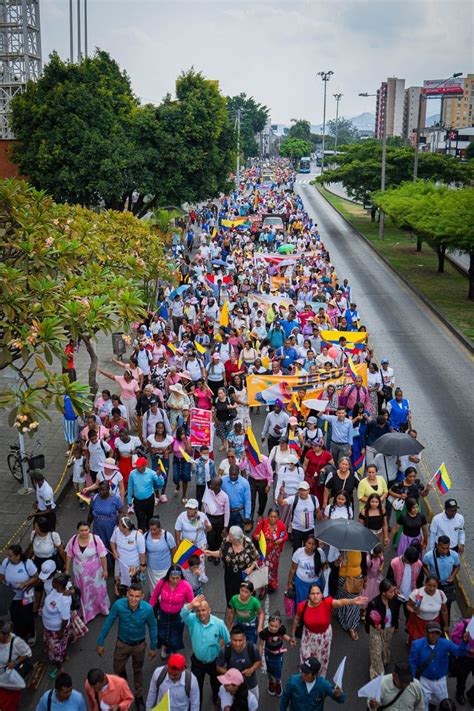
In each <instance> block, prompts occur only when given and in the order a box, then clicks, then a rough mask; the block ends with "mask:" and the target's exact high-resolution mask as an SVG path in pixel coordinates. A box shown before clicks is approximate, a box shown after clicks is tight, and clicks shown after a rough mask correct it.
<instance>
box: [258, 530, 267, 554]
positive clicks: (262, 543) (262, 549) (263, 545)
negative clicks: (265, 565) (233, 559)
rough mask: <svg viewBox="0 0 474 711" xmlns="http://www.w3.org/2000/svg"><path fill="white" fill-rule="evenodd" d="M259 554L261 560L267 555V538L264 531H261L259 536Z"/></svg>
mask: <svg viewBox="0 0 474 711" xmlns="http://www.w3.org/2000/svg"><path fill="white" fill-rule="evenodd" d="M258 554H259V556H260V560H262V561H263V560H265V558H266V557H267V540H266V538H265V536H264V535H263V531H260V535H259V537H258Z"/></svg>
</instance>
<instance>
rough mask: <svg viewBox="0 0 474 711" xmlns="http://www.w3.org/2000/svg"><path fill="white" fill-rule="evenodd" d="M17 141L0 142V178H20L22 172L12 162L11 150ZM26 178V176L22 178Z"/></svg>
mask: <svg viewBox="0 0 474 711" xmlns="http://www.w3.org/2000/svg"><path fill="white" fill-rule="evenodd" d="M14 142H15V141H14V140H11V139H10V140H4V141H0V178H19V177H20V171H19V169H18V166H17V165H15V163H12V162H11V160H10V157H9V155H10V149H11V147H12V145H13V143H14ZM22 177H24V176H22Z"/></svg>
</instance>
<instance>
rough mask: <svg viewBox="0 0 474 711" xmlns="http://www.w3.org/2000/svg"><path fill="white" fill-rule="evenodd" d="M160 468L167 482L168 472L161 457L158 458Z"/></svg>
mask: <svg viewBox="0 0 474 711" xmlns="http://www.w3.org/2000/svg"><path fill="white" fill-rule="evenodd" d="M158 466H159V468H160V469H161V473H162V474H163V476H164V477H165V480H166V479H167V478H168V474H167V472H166V469H165V465H164V464H163V462H162V461H161V459H160V457H158Z"/></svg>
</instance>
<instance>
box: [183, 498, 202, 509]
mask: <svg viewBox="0 0 474 711" xmlns="http://www.w3.org/2000/svg"><path fill="white" fill-rule="evenodd" d="M184 508H185V509H198V508H199V503H198V501H197V499H188V500H187V501H186V503H185V504H184Z"/></svg>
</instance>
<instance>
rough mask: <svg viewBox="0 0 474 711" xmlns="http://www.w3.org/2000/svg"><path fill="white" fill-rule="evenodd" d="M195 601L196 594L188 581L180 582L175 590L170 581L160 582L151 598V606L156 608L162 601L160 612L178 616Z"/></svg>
mask: <svg viewBox="0 0 474 711" xmlns="http://www.w3.org/2000/svg"><path fill="white" fill-rule="evenodd" d="M193 599H194V593H193V589H192V587H191V585H190V584H189V583H188V582H187V580H180V581H179V583H178V584H177V586H176V587H175V589H174V590H172V589H171V586H170V584H169V583H168V581H163V580H159V581H158V583H157V584H156V586H155V589H154V590H153V593H152V595H151V598H150V605H151V606H152V607H155V605H156V603H157V602H158V600H159V601H160V610H162V611H163V612H165V613H166V614H167V615H176V614H177V613H178V612H180V611H181V610H182V609H183V607H184V606H185V605H186V604H187V603H188V602H192V601H193Z"/></svg>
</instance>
